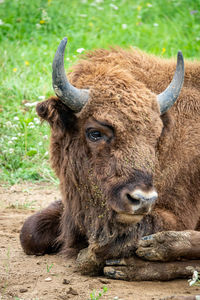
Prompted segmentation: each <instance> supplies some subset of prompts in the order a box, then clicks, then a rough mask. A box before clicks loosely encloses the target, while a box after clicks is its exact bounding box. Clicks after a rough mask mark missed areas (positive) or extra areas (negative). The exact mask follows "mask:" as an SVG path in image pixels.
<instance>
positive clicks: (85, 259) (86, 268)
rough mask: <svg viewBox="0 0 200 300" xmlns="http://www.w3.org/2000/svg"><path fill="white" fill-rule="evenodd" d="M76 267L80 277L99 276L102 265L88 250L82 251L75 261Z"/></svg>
mask: <svg viewBox="0 0 200 300" xmlns="http://www.w3.org/2000/svg"><path fill="white" fill-rule="evenodd" d="M76 267H77V270H78V271H79V272H81V274H82V275H91V276H95V275H99V274H100V273H101V270H102V268H103V267H102V264H101V263H100V262H99V261H98V260H97V259H96V258H95V256H94V255H93V254H92V253H91V251H89V250H88V248H85V249H82V250H81V251H80V252H79V254H78V257H77V259H76Z"/></svg>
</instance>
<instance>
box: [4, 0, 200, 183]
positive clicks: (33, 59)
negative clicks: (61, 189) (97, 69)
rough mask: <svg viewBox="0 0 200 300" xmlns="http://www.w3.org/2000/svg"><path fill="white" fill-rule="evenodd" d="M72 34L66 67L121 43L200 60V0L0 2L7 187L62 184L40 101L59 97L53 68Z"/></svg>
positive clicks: (45, 0) (165, 54) (164, 54)
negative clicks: (54, 167)
mask: <svg viewBox="0 0 200 300" xmlns="http://www.w3.org/2000/svg"><path fill="white" fill-rule="evenodd" d="M163 8H164V9H163ZM64 36H67V37H68V39H69V43H68V46H67V50H66V56H65V66H66V69H67V68H68V67H69V66H70V65H72V64H73V62H74V61H76V60H77V59H78V57H79V53H78V52H77V49H80V48H84V49H87V50H90V49H94V48H99V47H103V48H105V47H106V48H108V47H109V46H114V45H119V46H121V47H129V45H132V46H134V47H138V48H141V49H143V50H145V51H147V52H149V53H154V54H157V55H159V56H163V57H170V56H175V55H176V53H177V50H179V49H181V50H182V51H183V54H184V56H185V57H186V58H190V59H193V58H198V57H199V48H200V1H196V0H190V1H188V0H156V1H155V0H154V1H150V0H135V1H132V0H115V1H114V0H112V1H111V0H104V1H103V0H82V1H66V0H35V1H30V0H13V1H10V0H0V49H1V50H0V52H1V55H0V65H1V72H0V82H1V89H0V157H1V158H0V159H1V161H0V165H1V171H0V181H1V182H4V183H9V184H14V183H17V182H19V181H21V180H31V181H38V180H46V181H51V182H56V181H57V180H56V179H55V177H54V174H53V173H52V171H51V169H50V167H49V162H48V157H49V156H48V139H49V128H48V126H47V125H46V124H43V125H42V126H41V125H40V123H39V119H38V117H37V116H36V113H35V102H38V101H41V99H43V98H47V97H48V96H50V95H52V94H54V93H53V90H52V86H51V64H52V60H53V56H54V53H55V50H56V48H57V46H58V44H59V42H60V40H61V39H62V38H63V37H64Z"/></svg>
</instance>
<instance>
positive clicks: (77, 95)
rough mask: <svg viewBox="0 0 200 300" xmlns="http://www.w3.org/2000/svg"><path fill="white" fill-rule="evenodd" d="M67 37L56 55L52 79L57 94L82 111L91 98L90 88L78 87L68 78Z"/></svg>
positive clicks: (72, 107) (64, 101)
mask: <svg viewBox="0 0 200 300" xmlns="http://www.w3.org/2000/svg"><path fill="white" fill-rule="evenodd" d="M66 44H67V38H64V39H63V40H62V41H61V42H60V45H59V46H58V49H57V51H56V54H55V56H54V60H53V66H52V69H53V72H52V81H53V83H52V84H53V89H54V91H55V94H56V96H57V97H58V98H59V99H60V100H61V101H62V102H63V103H64V104H65V105H67V106H68V107H69V108H71V109H72V110H73V111H75V112H79V111H81V109H82V108H83V106H84V105H85V104H86V103H87V101H88V98H89V90H85V89H77V88H76V87H74V86H73V85H71V84H70V83H69V81H68V79H67V76H66V74H65V69H64V52H65V47H66Z"/></svg>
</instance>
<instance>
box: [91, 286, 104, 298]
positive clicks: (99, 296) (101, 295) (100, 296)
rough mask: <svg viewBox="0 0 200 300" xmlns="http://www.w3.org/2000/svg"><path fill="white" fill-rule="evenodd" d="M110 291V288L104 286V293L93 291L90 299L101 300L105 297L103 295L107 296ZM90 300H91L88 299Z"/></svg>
mask: <svg viewBox="0 0 200 300" xmlns="http://www.w3.org/2000/svg"><path fill="white" fill-rule="evenodd" d="M107 291H108V288H107V287H106V286H104V287H103V288H102V291H100V292H97V293H96V291H92V293H91V294H90V299H91V300H99V299H100V298H102V297H103V295H105V293H106V292H107ZM88 300H89V299H88Z"/></svg>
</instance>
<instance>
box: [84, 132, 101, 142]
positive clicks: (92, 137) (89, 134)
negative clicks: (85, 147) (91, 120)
mask: <svg viewBox="0 0 200 300" xmlns="http://www.w3.org/2000/svg"><path fill="white" fill-rule="evenodd" d="M86 134H87V137H88V138H89V140H90V141H91V142H97V141H99V140H101V139H102V138H103V135H102V133H101V132H100V131H98V130H87V131H86Z"/></svg>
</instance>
